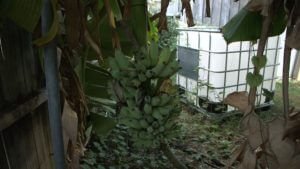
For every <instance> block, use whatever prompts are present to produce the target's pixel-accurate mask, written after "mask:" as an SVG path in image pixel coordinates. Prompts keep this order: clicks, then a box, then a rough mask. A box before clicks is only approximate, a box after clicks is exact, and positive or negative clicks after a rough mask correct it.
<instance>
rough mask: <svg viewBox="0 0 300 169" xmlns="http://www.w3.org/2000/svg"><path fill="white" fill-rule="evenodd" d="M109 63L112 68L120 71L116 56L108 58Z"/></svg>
mask: <svg viewBox="0 0 300 169" xmlns="http://www.w3.org/2000/svg"><path fill="white" fill-rule="evenodd" d="M108 64H109V66H110V67H111V68H112V70H116V71H120V67H119V65H118V63H117V61H116V60H115V59H114V58H112V57H109V58H108Z"/></svg>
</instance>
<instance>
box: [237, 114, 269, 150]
mask: <svg viewBox="0 0 300 169" xmlns="http://www.w3.org/2000/svg"><path fill="white" fill-rule="evenodd" d="M241 129H242V131H243V134H244V135H245V136H246V138H247V140H248V142H249V146H250V147H251V149H252V150H256V149H257V148H259V147H260V146H262V145H263V144H265V143H266V142H267V140H268V131H267V127H266V126H265V125H264V124H263V122H262V121H261V119H260V118H259V117H258V116H257V114H255V113H254V112H252V113H249V114H248V115H246V116H244V118H243V119H242V121H241Z"/></svg>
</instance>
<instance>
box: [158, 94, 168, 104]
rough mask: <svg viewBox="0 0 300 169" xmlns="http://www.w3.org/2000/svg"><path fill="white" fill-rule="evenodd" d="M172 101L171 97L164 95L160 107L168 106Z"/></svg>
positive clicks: (161, 97)
mask: <svg viewBox="0 0 300 169" xmlns="http://www.w3.org/2000/svg"><path fill="white" fill-rule="evenodd" d="M170 100H171V96H169V95H168V94H167V93H163V94H162V95H161V96H160V104H159V105H160V106H164V105H166V104H167V103H168V102H169V101H170Z"/></svg>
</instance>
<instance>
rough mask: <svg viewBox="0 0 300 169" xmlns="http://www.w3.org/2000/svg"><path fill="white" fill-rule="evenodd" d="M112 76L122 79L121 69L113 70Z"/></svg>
mask: <svg viewBox="0 0 300 169" xmlns="http://www.w3.org/2000/svg"><path fill="white" fill-rule="evenodd" d="M111 76H112V77H113V78H115V79H118V80H120V79H121V77H122V75H121V73H120V71H118V70H112V71H111Z"/></svg>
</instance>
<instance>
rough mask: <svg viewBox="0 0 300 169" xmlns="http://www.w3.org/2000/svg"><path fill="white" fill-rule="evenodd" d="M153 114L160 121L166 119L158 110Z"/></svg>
mask: <svg viewBox="0 0 300 169" xmlns="http://www.w3.org/2000/svg"><path fill="white" fill-rule="evenodd" d="M152 116H153V117H154V118H155V119H157V120H159V121H162V120H163V119H164V118H163V116H162V115H161V114H160V112H159V111H157V110H156V111H155V110H154V111H153V113H152Z"/></svg>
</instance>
